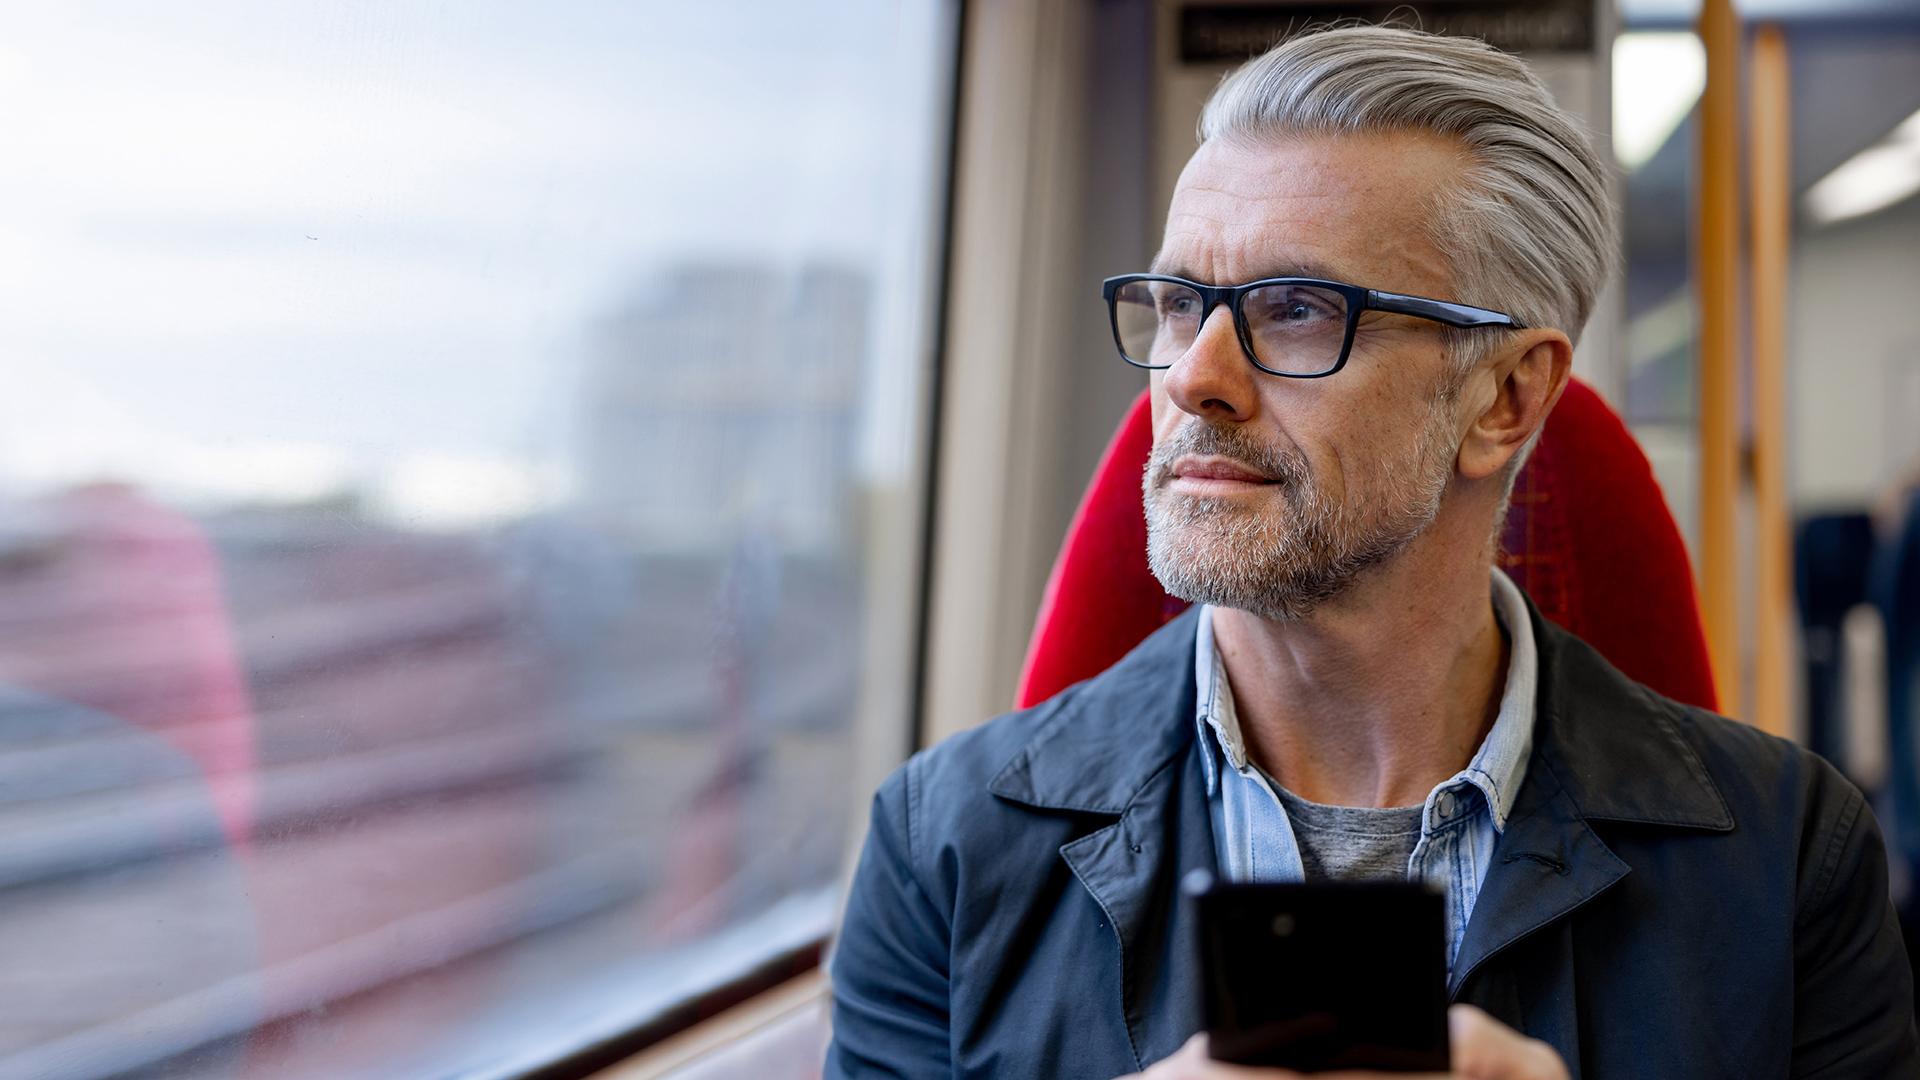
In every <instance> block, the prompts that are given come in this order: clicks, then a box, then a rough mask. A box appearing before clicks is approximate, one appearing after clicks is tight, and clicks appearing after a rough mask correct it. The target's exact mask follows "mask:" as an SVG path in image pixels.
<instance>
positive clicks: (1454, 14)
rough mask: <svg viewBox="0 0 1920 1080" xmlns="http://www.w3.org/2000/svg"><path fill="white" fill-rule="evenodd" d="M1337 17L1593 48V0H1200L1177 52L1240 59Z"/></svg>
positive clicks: (1521, 48) (1531, 45) (1561, 48)
mask: <svg viewBox="0 0 1920 1080" xmlns="http://www.w3.org/2000/svg"><path fill="white" fill-rule="evenodd" d="M1337 20H1349V21H1352V20H1358V21H1363V22H1369V23H1379V22H1386V21H1389V20H1391V21H1393V22H1395V23H1397V24H1399V25H1402V26H1414V27H1418V28H1420V29H1422V30H1428V31H1432V32H1433V33H1436V34H1455V35H1459V36H1462V37H1476V38H1480V39H1481V40H1483V41H1485V42H1487V44H1489V45H1492V46H1493V47H1495V48H1497V49H1504V50H1506V51H1507V52H1514V53H1543V52H1592V51H1593V42H1594V30H1593V22H1594V11H1593V0H1461V2H1459V3H1445V2H1428V3H1411V4H1410V3H1382V4H1317V3H1301V4H1195V5H1192V6H1189V7H1185V8H1182V9H1181V11H1180V59H1181V60H1182V61H1184V62H1186V63H1189V64H1217V63H1238V62H1240V61H1242V60H1245V59H1247V58H1248V57H1250V56H1258V55H1259V54H1261V53H1263V52H1266V51H1267V50H1268V49H1270V48H1272V47H1273V45H1274V43H1275V42H1277V41H1279V40H1280V39H1281V38H1285V37H1290V36H1292V35H1294V34H1298V33H1301V32H1303V31H1305V30H1309V29H1312V28H1314V27H1316V26H1325V25H1326V24H1328V23H1331V22H1335V21H1337Z"/></svg>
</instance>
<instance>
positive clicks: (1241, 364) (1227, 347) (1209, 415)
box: [1166, 304, 1260, 421]
mask: <svg viewBox="0 0 1920 1080" xmlns="http://www.w3.org/2000/svg"><path fill="white" fill-rule="evenodd" d="M1259 375H1260V372H1259V371H1258V370H1256V369H1255V368H1254V366H1253V364H1252V363H1250V362H1249V361H1248V360H1247V354H1246V351H1245V350H1244V349H1242V348H1241V347H1240V337H1239V334H1238V333H1237V332H1236V331H1235V329H1234V325H1233V312H1232V311H1230V310H1229V309H1228V308H1227V305H1225V304H1221V305H1220V306H1218V307H1216V308H1214V309H1213V311H1212V312H1210V313H1209V314H1208V315H1207V318H1206V321H1205V322H1203V323H1202V324H1201V325H1200V333H1198V334H1197V335H1195V336H1194V339H1193V344H1192V345H1190V346H1188V347H1187V351H1186V352H1185V353H1183V354H1181V356H1180V359H1178V360H1176V361H1174V362H1173V366H1172V367H1170V368H1168V369H1167V374H1166V389H1167V399H1168V400H1169V401H1172V402H1173V403H1174V405H1176V406H1177V407H1178V408H1179V409H1180V411H1181V412H1184V413H1189V414H1191V415H1193V416H1198V417H1202V418H1204V419H1208V420H1232V421H1246V420H1251V419H1253V413H1254V408H1255V404H1256V402H1257V401H1258V393H1257V391H1256V388H1255V386H1254V380H1255V379H1256V378H1258V377H1259Z"/></svg>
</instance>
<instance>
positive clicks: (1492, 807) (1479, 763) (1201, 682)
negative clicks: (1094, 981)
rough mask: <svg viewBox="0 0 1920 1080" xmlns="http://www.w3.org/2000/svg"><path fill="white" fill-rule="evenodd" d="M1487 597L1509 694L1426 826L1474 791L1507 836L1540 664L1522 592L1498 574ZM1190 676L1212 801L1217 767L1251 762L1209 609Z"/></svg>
mask: <svg viewBox="0 0 1920 1080" xmlns="http://www.w3.org/2000/svg"><path fill="white" fill-rule="evenodd" d="M1492 592H1493V612H1494V616H1495V617H1496V618H1498V619H1499V620H1500V625H1501V626H1502V627H1503V628H1505V630H1506V632H1507V638H1508V649H1507V652H1508V659H1507V678H1506V688H1505V689H1504V690H1503V691H1502V693H1501V695H1500V711H1499V714H1498V715H1497V716H1496V717H1495V718H1494V722H1493V727H1492V729H1491V730H1489V731H1488V732H1487V737H1486V740H1485V741H1483V742H1482V743H1481V744H1480V749H1479V750H1477V751H1476V752H1475V753H1474V755H1473V759H1472V760H1471V761H1469V762H1467V767H1466V768H1464V769H1461V770H1460V771H1459V772H1457V773H1455V774H1454V775H1453V776H1451V777H1449V778H1448V779H1446V780H1444V781H1442V782H1441V783H1440V784H1438V785H1436V786H1435V787H1434V789H1433V791H1432V792H1430V793H1429V794H1428V796H1427V800H1426V803H1427V817H1428V818H1429V819H1430V820H1431V819H1432V818H1433V817H1434V815H1435V810H1434V801H1435V798H1436V797H1437V796H1438V795H1440V794H1441V793H1443V792H1447V791H1458V790H1459V789H1461V788H1462V787H1472V788H1474V789H1475V790H1477V791H1479V792H1480V794H1481V795H1482V796H1483V797H1484V798H1485V800H1486V806H1487V808H1488V811H1489V813H1490V815H1491V817H1492V819H1493V827H1494V830H1495V831H1496V832H1504V831H1505V830H1506V825H1507V817H1508V815H1509V814H1510V813H1511V812H1512V810H1513V804H1514V800H1515V799H1516V798H1517V797H1518V796H1519V794H1520V781H1521V780H1522V778H1524V777H1525V776H1526V771H1527V759H1528V758H1529V757H1530V756H1531V755H1532V753H1533V728H1534V705H1535V702H1536V701H1537V700H1538V696H1539V695H1538V690H1539V680H1540V661H1539V652H1538V650H1537V648H1536V646H1535V643H1534V640H1533V621H1532V619H1531V618H1529V617H1528V612H1527V601H1526V598H1525V597H1524V596H1523V595H1522V594H1521V592H1520V587H1519V586H1517V585H1515V584H1514V583H1513V579H1512V578H1509V577H1508V576H1507V575H1506V573H1505V572H1504V571H1502V570H1500V569H1499V568H1498V567H1495V568H1494V570H1493V582H1492ZM1194 676H1195V683H1196V690H1197V691H1198V692H1197V693H1195V695H1194V703H1195V718H1194V722H1195V724H1196V727H1197V731H1198V734H1199V739H1200V745H1201V748H1202V752H1201V754H1200V759H1201V763H1202V766H1203V768H1204V770H1205V773H1206V778H1207V795H1208V797H1209V798H1212V797H1214V796H1216V795H1217V794H1218V793H1219V789H1220V766H1221V763H1222V761H1223V760H1224V762H1225V763H1226V764H1227V765H1229V766H1230V767H1232V768H1233V769H1234V771H1236V772H1242V773H1244V772H1246V771H1247V769H1248V762H1247V750H1246V741H1245V739H1244V738H1243V737H1242V736H1241V732H1240V719H1239V715H1238V714H1237V712H1236V711H1235V709H1234V704H1233V690H1232V688H1231V687H1230V686H1229V685H1228V682H1227V674H1226V665H1225V662H1224V661H1223V660H1222V659H1221V657H1220V650H1219V648H1218V647H1217V646H1216V645H1215V644H1214V640H1213V608H1212V607H1211V606H1210V605H1209V606H1206V607H1204V608H1203V609H1202V610H1201V612H1200V619H1199V626H1198V627H1197V633H1196V634H1195V636H1194Z"/></svg>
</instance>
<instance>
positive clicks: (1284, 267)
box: [1154, 134, 1459, 289]
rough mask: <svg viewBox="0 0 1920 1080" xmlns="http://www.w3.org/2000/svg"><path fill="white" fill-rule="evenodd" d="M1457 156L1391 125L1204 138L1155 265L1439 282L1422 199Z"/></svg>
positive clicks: (1203, 272) (1159, 268)
mask: <svg viewBox="0 0 1920 1080" xmlns="http://www.w3.org/2000/svg"><path fill="white" fill-rule="evenodd" d="M1458 161H1459V158H1458V156H1457V151H1455V150H1454V149H1453V148H1452V147H1450V146H1449V145H1447V144H1445V143H1442V142H1439V141H1437V140H1432V139H1427V138H1422V137H1419V136H1401V135H1394V134H1389V135H1382V136H1334V137H1311V138H1303V139H1288V140H1285V141H1277V142H1267V143H1254V144H1249V143H1210V144H1208V145H1207V146H1203V147H1202V148H1201V149H1200V151H1199V152H1197V153H1196V154H1195V155H1194V158H1193V160H1192V161H1191V162H1189V163H1188V165H1187V168H1186V170H1185V171H1183V172H1182V173H1181V176H1180V182H1179V185H1178V186H1177V187H1176V188H1175V190H1174V196H1173V200H1172V204H1171V205H1170V206H1169V207H1168V215H1167V230H1166V236H1165V240H1164V241H1163V243H1162V245H1161V249H1160V253H1159V254H1158V255H1157V256H1156V257H1155V259H1154V270H1155V271H1156V272H1159V273H1169V274H1177V275H1179V276H1181V277H1190V278H1193V279H1195V280H1200V281H1210V283H1214V284H1224V283H1227V282H1226V281H1225V280H1224V278H1227V277H1230V278H1231V279H1232V280H1234V281H1250V280H1254V279H1256V278H1261V277H1278V276H1297V277H1322V278H1333V279H1336V280H1342V281H1352V282H1355V283H1358V284H1366V285H1372V286H1376V287H1381V288H1402V289H1411V288H1416V287H1432V286H1433V285H1435V284H1438V283H1444V282H1445V281H1446V280H1448V278H1449V277H1450V275H1448V274H1446V273H1445V270H1444V260H1443V259H1442V258H1441V257H1440V253H1439V251H1438V249H1437V248H1436V247H1435V246H1434V244H1433V242H1432V234H1431V230H1430V229H1429V227H1428V226H1429V224H1430V222H1429V215H1428V211H1427V207H1429V206H1430V205H1431V204H1432V198H1431V196H1432V194H1433V193H1434V191H1435V188H1436V185H1437V184H1438V183H1440V182H1442V181H1443V180H1444V179H1445V178H1446V176H1447V173H1448V171H1449V170H1448V168H1447V167H1448V166H1454V167H1457V164H1458ZM1383 275H1384V278H1385V279H1384V280H1383ZM1436 275H1437V276H1436Z"/></svg>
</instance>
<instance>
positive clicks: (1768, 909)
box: [826, 611, 1920, 1080]
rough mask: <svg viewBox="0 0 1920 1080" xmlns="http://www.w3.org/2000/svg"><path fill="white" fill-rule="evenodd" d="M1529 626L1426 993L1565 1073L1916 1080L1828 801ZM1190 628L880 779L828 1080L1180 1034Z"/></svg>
mask: <svg viewBox="0 0 1920 1080" xmlns="http://www.w3.org/2000/svg"><path fill="white" fill-rule="evenodd" d="M1533 620H1534V636H1535V639H1536V641H1537V642H1538V643H1539V648H1540V699H1539V705H1538V709H1537V710H1536V718H1535V724H1536V729H1535V736H1534V749H1533V755H1532V757H1531V759H1530V760H1529V762H1528V766H1527V773H1526V780H1525V782H1524V783H1523V785H1522V787H1521V790H1520V794H1519V798H1518V802H1517V803H1516V805H1515V807H1514V811H1513V814H1512V816H1511V818H1510V819H1509V821H1508V824H1507V828H1506V831H1505V833H1503V834H1502V836H1501V838H1500V841H1499V845H1498V847H1497V848H1496V850H1495V854H1494V858H1493V865H1492V867H1491V868H1490V869H1489V870H1488V872H1487V877H1486V881H1485V884H1484V886H1483V889H1482V891H1481V893H1480V897H1479V899H1478V901H1477V902H1476V904H1475V906H1474V911H1473V919H1472V922H1471V923H1470V924H1469V925H1468V928H1467V934H1466V938H1465V940H1464V941H1463V942H1462V944H1461V948H1460V953H1459V956H1458V958H1457V960H1456V962H1455V964H1454V969H1453V975H1452V979H1451V984H1450V987H1449V989H1450V992H1451V994H1452V997H1453V999H1454V1000H1456V1001H1465V1002H1472V1003H1473V1004H1476V1005H1479V1006H1480V1007H1481V1008H1484V1009H1486V1010H1487V1011H1488V1012H1490V1013H1492V1014H1493V1015H1494V1016H1495V1017H1498V1018H1499V1019H1500V1020H1502V1021H1504V1022H1505V1023H1507V1024H1509V1025H1511V1026H1513V1027H1515V1028H1517V1029H1519V1030H1521V1031H1523V1032H1526V1033H1527V1034H1529V1035H1532V1036H1535V1037H1537V1038H1540V1039H1544V1040H1546V1041H1547V1042H1548V1043H1550V1044H1552V1045H1553V1046H1554V1047H1555V1048H1556V1049H1557V1050H1559V1052H1560V1054H1561V1056H1562V1057H1563V1058H1564V1059H1565V1060H1566V1062H1567V1065H1568V1067H1569V1068H1570V1070H1571V1071H1572V1073H1573V1075H1574V1076H1575V1077H1588V1078H1611V1077H1635V1078H1641V1077H1689V1078H1698V1077H1729V1078H1738V1080H1755V1078H1759V1077H1787V1076H1793V1077H1811V1076H1821V1077H1873V1078H1879V1077H1907V1076H1920V1065H1917V1064H1916V1061H1917V1060H1920V1049H1916V1040H1915V1032H1914V1011H1913V979H1912V972H1911V970H1910V968H1909V967H1908V961H1907V957H1906V953H1905V949H1904V947H1903V945H1902V942H1901V938H1900V930H1899V926H1898V923H1897V922H1896V920H1895V917H1894V912H1893V908H1892V905H1891V903H1890V902H1889V899H1888V892H1887V865H1886V855H1885V851H1884V848H1883V845H1882V841H1881V838H1880V833H1879V829H1878V827H1877V825H1876V824H1875V822H1874V819H1873V815H1872V813H1871V811H1869V810H1868V809H1867V807H1866V805H1865V802H1864V800H1863V799H1862V798H1861V796H1860V793H1859V792H1858V791H1857V790H1856V789H1855V788H1854V787H1853V786H1852V785H1850V784H1848V783H1847V782H1846V781H1845V780H1844V779H1842V778H1841V777H1840V775H1839V774H1838V773H1837V772H1835V771H1834V770H1833V769H1832V768H1831V767H1830V766H1828V765H1827V764H1826V763H1825V762H1822V761H1821V760H1819V759H1818V758H1816V757H1814V756H1813V755H1811V754H1808V753H1806V752H1805V751H1803V750H1801V749H1800V748H1798V747H1796V746H1794V745H1793V744H1792V743H1789V742H1786V741H1784V740H1781V739H1777V738H1774V737H1772V736H1769V735H1765V734H1763V733H1761V732H1759V731H1756V730H1754V729H1752V728H1750V727H1747V726H1745V725H1742V724H1738V723H1734V722H1731V721H1728V720H1724V719H1722V718H1720V717H1717V716H1714V715H1712V714H1710V713H1706V712H1703V711H1701V710H1699V709H1694V708H1689V707H1687V706H1683V705H1680V704H1678V703H1676V702H1673V701H1670V700H1667V699H1666V698H1662V697H1660V696H1658V695H1656V694H1654V693H1653V692H1652V691H1650V690H1648V689H1646V688H1645V687H1642V686H1640V685H1639V684H1637V683H1635V682H1633V681H1631V680H1629V679H1628V678H1626V676H1624V675H1622V674H1620V672H1618V671H1617V670H1615V669H1614V668H1613V667H1612V666H1610V665H1609V664H1608V663H1607V662H1606V661H1605V660H1604V659H1602V658H1601V657H1600V656H1599V654H1597V653H1596V652H1594V651H1593V650H1592V649H1591V648H1589V647H1588V646H1587V645H1585V644H1583V643H1582V642H1580V641H1579V640H1578V639H1577V638H1575V637H1573V636H1572V635H1570V634H1568V633H1567V632H1565V631H1564V630H1561V629H1559V628H1558V627H1556V626H1554V625H1552V624H1550V623H1547V622H1545V621H1544V620H1542V619H1541V618H1540V615H1539V612H1538V611H1534V612H1533ZM1194 623H1195V616H1194V614H1193V613H1192V612H1189V613H1188V614H1187V615H1185V616H1182V617H1181V618H1179V619H1176V620H1174V621H1173V622H1171V623H1169V624H1168V625H1167V626H1165V627H1163V628H1162V629H1161V630H1160V631H1158V632H1157V633H1155V634H1154V635H1153V636H1152V637H1150V638H1148V639H1147V640H1146V641H1145V642H1144V643H1142V644H1141V645H1140V647H1139V648H1137V649H1135V650H1134V651H1133V652H1132V653H1131V654H1129V655H1128V656H1127V657H1126V658H1125V659H1123V660H1121V661H1120V662H1119V663H1118V664H1116V665H1115V666H1114V667H1112V668H1110V669H1109V670H1107V671H1106V672H1105V673H1103V674H1101V675H1100V676H1098V677H1097V678H1094V679H1091V680H1089V681H1087V682H1084V683H1080V684H1078V685H1076V686H1073V687H1070V688H1069V689H1067V690H1065V691H1063V692H1062V693H1060V694H1059V695H1058V696H1056V697H1054V698H1052V699H1050V700H1048V701H1046V702H1045V703H1043V704H1041V705H1038V706H1035V707H1034V708H1031V709H1026V710H1023V711H1021V712H1016V713H1012V714H1010V715H1007V716H1003V717H1000V718H999V719H997V720H994V721H992V722H991V723H988V724H985V725H983V726H982V727H979V728H977V729H974V730H972V731H968V732H965V733H963V734H960V735H957V736H955V737H953V738H951V739H949V740H947V741H946V742H944V743H942V744H941V745H939V746H937V747H935V748H933V749H931V750H928V751H926V752H924V753H921V754H919V755H917V756H915V757H914V758H913V759H912V760H910V761H908V762H907V763H906V764H905V765H903V766H902V767H901V768H900V769H899V770H897V771H896V772H895V773H894V774H893V775H892V776H891V777H889V778H888V779H887V781H886V782H885V783H884V784H883V785H881V788H880V791H879V793H878V794H877V795H876V796H875V798H874V804H873V820H872V826H871V829H870V831H869V833H868V836H867V841H866V848H865V850H864V852H863V853H862V855H861V858H860V864H859V869H858V871H857V872H856V874H855V878H854V884H853V890H852V893H851V896H850V897H849V899H848V904H847V911H846V917H845V921H844V925H843V927H842V930H841V935H840V938H839V941H838V944H837V947H836V950H835V955H834V958H833V961H832V968H831V970H832V975H833V984H834V990H833V996H834V1008H833V1026H834V1034H833V1042H832V1045H831V1046H830V1047H829V1048H828V1051H827V1065H826V1074H827V1076H828V1077H855V1076H859V1077H865V1076H908V1077H936V1076H949V1075H951V1076H964V1077H1009V1078H1011V1077H1060V1078H1067V1077H1089V1078H1099V1080H1105V1078H1109V1077H1114V1076H1117V1075H1120V1074H1123V1073H1129V1072H1133V1071H1135V1070H1138V1069H1140V1068H1142V1067H1143V1066H1145V1065H1148V1064H1151V1063H1152V1062H1154V1061H1157V1060H1159V1059H1160V1058H1163V1057H1166V1056H1167V1055H1170V1054H1172V1053H1173V1052H1174V1051H1175V1050H1177V1049H1178V1048H1179V1047H1180V1045H1181V1043H1183V1042H1184V1041H1185V1040H1186V1039H1187V1037H1188V1036H1189V1035H1191V1034H1192V1033H1193V1032H1194V1031H1196V1030H1198V1029H1199V1026H1200V1020H1199V1015H1198V1007H1199V1004H1198V1003H1199V988H1198V986H1197V985H1196V982H1197V979H1196V971H1195V966H1194V956H1195V943H1194V927H1193V926H1192V925H1191V920H1190V918H1189V914H1188V912H1187V911H1186V910H1185V909H1184V908H1183V906H1182V905H1181V904H1180V903H1179V902H1178V893H1177V883H1178V882H1179V879H1180V877H1181V875H1182V874H1183V873H1184V872H1186V871H1188V870H1190V869H1193V868H1196V867H1205V868H1208V869H1212V868H1213V866H1214V844H1213V835H1212V826H1211V824H1210V823H1209V819H1208V815H1207V808H1206V802H1205V797H1206V789H1205V787H1204V782H1203V779H1202V775H1201V766H1200V758H1199V756H1198V753H1197V749H1196V748H1197V746H1198V744H1197V742H1196V740H1195V738H1194V724H1193V695H1194V679H1193V645H1194V640H1193V639H1194ZM1274 977H1275V978H1311V977H1312V975H1311V973H1291V972H1275V973H1274Z"/></svg>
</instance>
